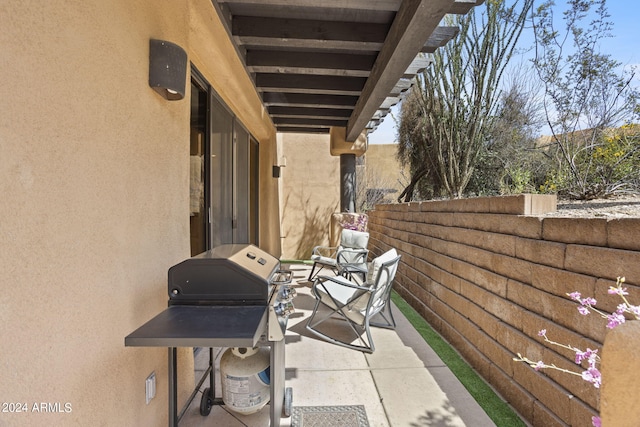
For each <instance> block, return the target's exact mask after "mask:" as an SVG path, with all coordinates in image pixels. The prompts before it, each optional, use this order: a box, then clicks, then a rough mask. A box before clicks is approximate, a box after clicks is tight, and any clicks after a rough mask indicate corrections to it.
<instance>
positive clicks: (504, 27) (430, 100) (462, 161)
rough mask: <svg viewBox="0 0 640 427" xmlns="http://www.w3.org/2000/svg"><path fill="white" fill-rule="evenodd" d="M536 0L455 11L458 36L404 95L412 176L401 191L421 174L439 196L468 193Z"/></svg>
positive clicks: (404, 135)
mask: <svg viewBox="0 0 640 427" xmlns="http://www.w3.org/2000/svg"><path fill="white" fill-rule="evenodd" d="M532 4H533V0H515V1H513V2H511V4H509V5H507V4H506V2H505V1H504V0H487V1H485V3H484V7H477V8H475V9H474V10H473V11H471V12H470V13H469V14H467V15H465V16H457V17H454V18H449V22H448V23H449V24H450V25H455V26H458V27H459V28H460V31H459V33H458V35H457V36H456V38H455V39H453V40H452V41H450V42H449V43H448V44H447V45H445V46H444V47H443V48H440V49H439V50H438V51H437V52H436V53H435V54H434V55H433V62H432V64H431V65H430V66H429V67H427V68H426V69H425V71H424V72H423V73H422V74H421V75H419V76H418V82H417V84H415V85H414V86H413V88H412V90H411V93H410V94H409V96H408V97H407V98H406V99H405V101H403V106H402V110H401V114H400V126H399V138H398V139H399V147H398V158H399V160H400V161H401V162H402V163H403V164H405V165H409V167H410V171H411V174H412V177H411V182H410V184H409V186H407V188H406V189H405V191H404V192H403V193H402V194H401V197H400V198H404V200H405V201H407V200H411V199H412V197H413V192H414V189H415V188H416V186H418V184H419V183H420V181H421V180H422V181H428V184H427V185H425V184H424V183H423V184H421V185H420V187H421V188H424V187H427V188H428V191H429V192H430V193H431V195H433V196H441V195H442V196H448V197H450V198H456V197H461V196H462V194H463V192H464V190H465V188H466V187H467V185H468V183H469V181H470V179H471V176H472V174H473V171H474V167H475V166H476V163H477V161H478V158H479V155H480V153H481V151H482V148H483V146H484V144H485V143H486V140H487V138H488V134H489V133H490V131H491V129H492V126H493V124H494V117H495V114H496V109H497V105H498V100H499V97H500V90H499V89H498V88H499V84H500V80H501V78H502V75H503V73H504V70H505V67H506V66H507V64H508V62H509V60H510V59H511V57H512V56H513V54H514V50H515V46H516V43H517V41H518V38H519V37H520V35H521V33H522V30H523V28H524V25H525V22H526V17H527V14H528V12H529V11H530V9H531V7H532Z"/></svg>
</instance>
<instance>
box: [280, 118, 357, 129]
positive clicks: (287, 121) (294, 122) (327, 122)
mask: <svg viewBox="0 0 640 427" xmlns="http://www.w3.org/2000/svg"><path fill="white" fill-rule="evenodd" d="M272 120H273V124H275V125H286V126H338V127H345V126H346V125H347V119H343V120H335V119H307V118H300V117H273V118H272Z"/></svg>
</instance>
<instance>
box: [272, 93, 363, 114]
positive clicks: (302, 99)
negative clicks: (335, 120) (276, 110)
mask: <svg viewBox="0 0 640 427" xmlns="http://www.w3.org/2000/svg"><path fill="white" fill-rule="evenodd" d="M262 101H263V103H264V104H265V105H266V106H271V105H280V106H288V105H292V106H299V107H329V108H346V109H349V110H352V109H353V107H354V105H356V102H357V101H358V97H357V96H351V95H327V94H306V93H290V92H263V93H262Z"/></svg>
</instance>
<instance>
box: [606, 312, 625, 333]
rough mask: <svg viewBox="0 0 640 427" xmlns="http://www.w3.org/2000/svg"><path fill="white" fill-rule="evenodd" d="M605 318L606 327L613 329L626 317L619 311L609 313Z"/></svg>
mask: <svg viewBox="0 0 640 427" xmlns="http://www.w3.org/2000/svg"><path fill="white" fill-rule="evenodd" d="M607 320H608V322H607V328H609V329H613V328H615V327H616V326H618V325H621V324H623V323H624V322H625V320H626V319H625V318H624V316H623V315H622V314H620V313H611V314H610V315H608V316H607Z"/></svg>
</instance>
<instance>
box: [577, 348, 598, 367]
mask: <svg viewBox="0 0 640 427" xmlns="http://www.w3.org/2000/svg"><path fill="white" fill-rule="evenodd" d="M597 352H598V350H591V349H590V348H588V349H586V350H585V351H580V350H578V351H576V359H575V361H576V364H577V365H579V364H580V363H582V361H583V360H589V362H590V363H589V365H591V366H594V365H595V360H596V357H597V356H596V353H597Z"/></svg>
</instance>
